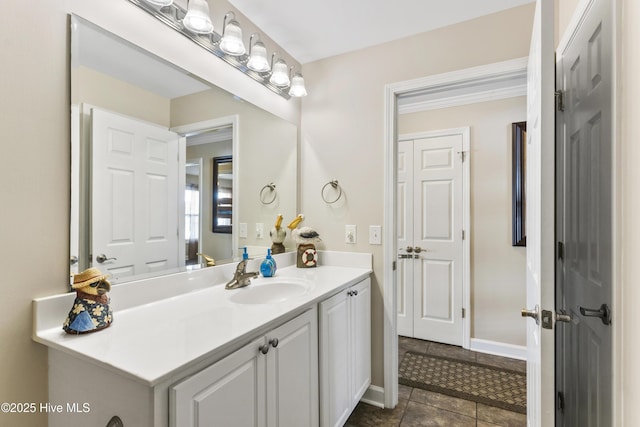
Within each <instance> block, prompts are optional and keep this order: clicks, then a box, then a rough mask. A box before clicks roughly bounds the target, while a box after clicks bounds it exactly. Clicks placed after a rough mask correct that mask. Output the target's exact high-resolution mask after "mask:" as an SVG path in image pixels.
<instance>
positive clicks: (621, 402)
mask: <svg viewBox="0 0 640 427" xmlns="http://www.w3.org/2000/svg"><path fill="white" fill-rule="evenodd" d="M618 4H619V5H620V6H621V8H620V10H619V13H620V15H619V18H621V20H620V23H621V25H620V27H619V32H618V34H617V36H618V37H620V40H621V48H620V49H619V50H618V52H617V55H619V56H618V66H619V76H618V77H619V81H618V91H617V92H618V97H619V98H618V106H619V110H618V119H619V122H618V125H619V127H620V138H621V139H620V144H619V147H620V148H619V153H620V157H619V158H618V160H619V161H620V162H621V166H622V168H621V169H622V170H621V173H620V175H619V176H618V177H619V178H620V179H621V191H620V193H619V197H620V201H621V212H620V215H619V216H618V219H619V220H620V224H621V232H620V234H619V236H618V237H619V238H620V239H621V242H622V244H621V252H620V258H621V263H620V264H621V273H622V274H621V280H620V284H619V286H618V289H619V292H618V294H617V295H616V296H615V300H614V301H615V304H616V305H615V307H618V309H619V314H617V315H616V317H615V318H614V321H615V320H617V319H619V324H620V328H619V329H618V331H619V333H618V334H617V335H616V337H615V338H614V340H615V342H616V343H617V344H618V346H619V347H618V346H617V347H618V348H621V350H622V351H621V354H620V357H619V359H618V360H617V361H616V364H617V365H618V366H617V369H616V370H617V371H619V375H620V378H621V380H622V381H621V389H619V390H616V391H615V393H616V395H615V396H616V397H618V398H617V399H616V400H615V402H616V403H617V405H618V407H619V408H621V410H622V420H620V423H619V425H624V426H633V425H636V424H637V423H638V420H640V405H638V402H640V364H639V363H638V360H640V328H638V327H637V325H638V315H637V313H638V304H640V286H639V285H638V283H639V280H638V278H639V277H640V262H638V260H640V223H639V222H638V216H639V215H638V212H640V191H638V189H639V188H640V168H638V165H640V144H638V141H637V139H638V138H637V134H638V130H637V125H638V118H639V117H640V81H639V79H638V76H640V27H639V26H638V22H640V2H638V1H637V0H622V1H619V2H618ZM614 310H615V308H614Z"/></svg>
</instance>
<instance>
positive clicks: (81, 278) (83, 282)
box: [71, 267, 110, 289]
mask: <svg viewBox="0 0 640 427" xmlns="http://www.w3.org/2000/svg"><path fill="white" fill-rule="evenodd" d="M109 276H110V275H109V274H103V273H102V272H101V271H100V270H98V269H97V268H95V267H91V268H88V269H86V270H85V271H83V272H82V273H78V274H76V275H74V276H73V285H72V286H71V287H72V288H73V289H80V288H84V287H85V286H89V285H90V284H92V283H95V282H99V281H101V280H104V279H106V278H107V277H109Z"/></svg>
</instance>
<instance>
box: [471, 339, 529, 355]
mask: <svg viewBox="0 0 640 427" xmlns="http://www.w3.org/2000/svg"><path fill="white" fill-rule="evenodd" d="M469 350H472V351H477V352H478V353H486V354H493V355H495V356H502V357H509V358H511V359H518V360H527V347H526V346H523V345H514V344H506V343H502V342H498V341H489V340H481V339H478V338H471V345H470V346H469Z"/></svg>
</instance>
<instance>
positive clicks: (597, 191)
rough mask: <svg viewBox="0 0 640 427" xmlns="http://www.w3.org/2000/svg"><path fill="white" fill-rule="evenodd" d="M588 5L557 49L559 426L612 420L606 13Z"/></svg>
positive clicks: (605, 3)
mask: <svg viewBox="0 0 640 427" xmlns="http://www.w3.org/2000/svg"><path fill="white" fill-rule="evenodd" d="M611 7H612V6H611V2H610V1H609V0H594V1H593V2H592V5H591V7H590V8H589V10H588V12H587V13H586V15H585V16H584V19H583V20H582V22H581V23H580V25H579V27H578V28H577V30H576V33H575V34H574V36H575V37H573V39H572V41H571V42H570V43H568V45H567V47H566V49H563V51H561V52H558V54H559V58H560V60H559V62H558V81H557V84H558V88H559V89H561V91H562V93H563V104H564V105H563V108H560V110H562V109H563V111H559V113H558V115H557V133H558V156H557V166H558V173H557V177H558V192H557V194H558V203H557V207H558V216H557V218H558V219H557V226H558V227H557V229H558V234H557V235H558V239H559V241H560V242H561V244H559V246H558V248H559V250H558V264H557V267H558V269H557V272H558V276H557V278H558V285H559V286H558V293H557V302H556V309H557V311H561V310H564V311H565V312H566V313H567V315H568V317H566V318H565V320H569V317H570V320H569V321H568V322H566V323H561V322H558V323H557V324H556V325H557V328H556V334H557V344H558V345H557V346H556V363H557V367H558V370H557V382H556V384H557V388H558V403H559V405H558V408H559V409H558V413H557V417H556V424H557V425H564V426H581V427H582V426H602V427H605V426H610V425H611V422H612V419H611V415H612V400H611V391H612V388H611V377H612V331H611V325H610V323H609V316H610V313H609V312H608V309H609V308H610V307H611V299H612V296H611V280H612V243H611V242H612V166H611V164H612V163H611V162H612V146H611V138H612V102H611V97H612V87H613V86H612V79H613V75H612V71H611V70H612V46H613V45H612V14H611Z"/></svg>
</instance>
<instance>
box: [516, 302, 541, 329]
mask: <svg viewBox="0 0 640 427" xmlns="http://www.w3.org/2000/svg"><path fill="white" fill-rule="evenodd" d="M520 313H521V314H522V317H531V318H532V319H535V321H536V325H538V324H540V307H539V306H538V304H536V306H535V308H534V309H533V310H527V309H525V308H523V309H522V311H521V312H520Z"/></svg>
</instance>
